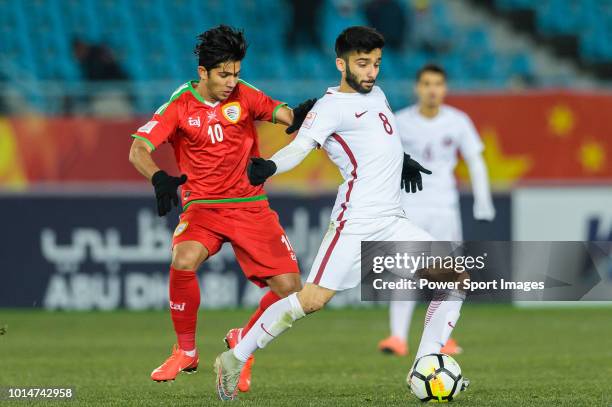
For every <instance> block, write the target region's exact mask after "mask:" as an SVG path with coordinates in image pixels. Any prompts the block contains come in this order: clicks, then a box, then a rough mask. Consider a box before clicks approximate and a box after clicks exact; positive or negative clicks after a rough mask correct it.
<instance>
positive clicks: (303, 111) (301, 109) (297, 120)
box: [285, 98, 317, 134]
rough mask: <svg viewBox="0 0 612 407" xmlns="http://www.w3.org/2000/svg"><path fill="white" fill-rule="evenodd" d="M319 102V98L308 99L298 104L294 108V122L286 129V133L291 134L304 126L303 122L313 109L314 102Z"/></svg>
mask: <svg viewBox="0 0 612 407" xmlns="http://www.w3.org/2000/svg"><path fill="white" fill-rule="evenodd" d="M315 103H317V99H316V98H315V99H308V100H305V101H303V102H302V103H300V104H299V105H297V106H296V107H294V108H293V123H291V126H289V127H287V128H286V129H285V133H287V134H291V133H293V132H294V131H297V130H299V129H300V127H302V123H304V119H305V118H306V115H307V114H308V112H309V111H310V109H312V107H313V106H314V104H315Z"/></svg>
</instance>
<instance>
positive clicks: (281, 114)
mask: <svg viewBox="0 0 612 407" xmlns="http://www.w3.org/2000/svg"><path fill="white" fill-rule="evenodd" d="M276 123H281V124H284V125H285V126H289V125H291V124H292V123H293V109H291V108H290V107H287V106H283V107H281V108H280V109H278V111H277V112H276Z"/></svg>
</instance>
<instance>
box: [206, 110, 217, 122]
mask: <svg viewBox="0 0 612 407" xmlns="http://www.w3.org/2000/svg"><path fill="white" fill-rule="evenodd" d="M206 118H207V119H208V124H210V122H212V121H213V120H217V121H219V119H217V112H216V111H215V110H213V111H210V112H208V113H206Z"/></svg>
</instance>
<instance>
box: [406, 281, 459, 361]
mask: <svg viewBox="0 0 612 407" xmlns="http://www.w3.org/2000/svg"><path fill="white" fill-rule="evenodd" d="M463 300H465V293H464V292H463V291H458V290H450V291H437V292H435V293H434V297H433V299H432V300H431V302H430V303H429V307H428V308H427V314H426V315H425V329H423V336H422V337H421V343H420V344H419V350H418V351H417V354H416V358H415V360H416V359H418V358H420V357H421V356H424V355H429V354H430V353H440V349H441V348H442V346H444V344H445V343H446V341H447V340H448V338H450V335H451V332H452V331H453V328H454V327H455V324H456V323H457V320H458V319H459V315H460V312H459V311H460V310H461V305H462V304H463Z"/></svg>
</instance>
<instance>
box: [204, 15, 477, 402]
mask: <svg viewBox="0 0 612 407" xmlns="http://www.w3.org/2000/svg"><path fill="white" fill-rule="evenodd" d="M383 46H384V39H383V37H382V35H381V34H380V33H378V32H377V31H376V30H374V29H372V28H369V27H350V28H347V29H346V30H344V31H343V32H342V33H341V34H340V35H339V36H338V38H337V40H336V47H335V49H336V56H337V58H336V67H337V69H338V70H339V71H340V72H341V74H342V78H341V82H340V86H338V87H334V88H329V89H328V90H327V92H326V93H325V95H324V96H323V97H322V98H321V99H320V100H319V101H318V102H317V103H316V104H315V105H314V107H313V109H312V110H311V111H310V112H309V113H308V115H307V117H306V120H304V123H303V125H302V127H301V128H300V131H299V133H298V135H297V137H296V138H295V140H293V141H292V142H291V143H290V144H289V145H288V146H286V147H285V148H283V149H281V150H280V151H278V152H277V153H276V154H274V156H272V158H271V159H270V160H264V159H263V158H255V159H253V160H252V164H251V165H250V166H249V168H248V174H249V179H250V181H251V183H252V184H254V185H260V184H263V183H264V182H265V180H266V179H267V178H268V177H270V176H272V175H273V174H278V173H282V172H286V171H289V170H290V169H292V168H294V167H295V166H296V165H298V164H299V163H300V162H301V161H302V160H303V159H304V158H305V157H306V156H307V155H308V154H309V153H310V152H311V151H312V150H314V149H315V148H317V146H320V147H322V148H323V149H324V150H325V151H326V153H327V155H328V156H329V158H330V159H331V160H332V161H333V163H334V164H336V166H338V168H339V169H340V172H341V174H342V176H343V178H344V183H343V184H342V185H341V186H340V187H339V189H338V195H337V198H336V203H335V205H334V208H333V210H332V216H331V224H330V227H329V230H328V232H327V234H326V235H325V236H324V238H323V242H322V243H321V246H320V248H319V251H318V253H317V255H316V257H315V260H314V262H313V265H312V268H311V270H310V274H309V275H308V278H307V283H306V285H305V286H304V288H303V289H302V290H301V291H299V292H298V293H293V294H291V295H289V296H288V297H287V298H284V299H282V300H279V301H277V302H276V303H275V304H273V305H271V306H270V307H269V308H268V309H267V310H266V311H265V312H264V313H263V314H262V315H261V317H260V318H259V320H258V321H257V322H256V323H255V325H254V326H253V328H252V329H251V330H250V331H249V332H248V334H247V335H246V336H244V337H243V338H242V340H241V341H240V342H239V343H238V345H236V347H235V348H234V349H232V350H229V351H227V352H224V353H222V354H221V355H219V356H218V357H217V359H216V361H215V369H216V371H217V383H216V386H217V393H218V395H219V398H221V399H222V400H233V399H234V398H235V396H236V393H237V385H238V380H239V376H240V372H241V369H242V367H243V366H244V365H245V363H246V362H247V361H248V360H249V358H250V357H251V355H252V354H253V352H255V351H256V350H257V349H258V348H263V347H265V346H266V345H267V344H268V343H269V342H271V341H273V340H274V339H275V338H277V337H278V336H279V335H281V334H282V333H283V332H285V331H286V330H288V329H289V328H291V326H292V325H293V323H294V322H295V321H296V320H298V319H301V318H303V317H305V316H306V314H310V313H313V312H316V311H318V310H320V309H322V308H323V307H324V306H325V304H326V303H327V302H328V301H330V300H331V299H332V298H333V296H334V295H335V293H336V292H338V291H343V290H347V289H350V288H353V287H355V286H357V285H358V284H359V283H360V282H361V242H362V241H366V240H370V241H431V240H432V238H431V236H430V235H429V234H428V233H427V232H425V231H424V230H423V229H421V228H419V227H418V226H416V225H414V224H413V223H412V222H411V221H410V220H408V218H406V216H405V214H404V210H403V209H402V206H401V199H400V195H401V187H402V186H403V187H404V188H405V189H406V190H407V191H412V192H417V189H421V188H422V179H421V172H424V173H426V174H429V173H430V172H429V171H428V170H427V169H425V168H423V167H422V166H421V165H420V164H419V163H418V162H416V161H414V160H413V159H411V158H410V156H409V155H407V154H405V153H404V152H403V150H402V144H401V140H400V138H399V134H398V128H397V123H396V121H395V117H394V115H393V112H392V111H391V108H390V107H389V104H388V103H387V99H386V97H385V94H384V93H383V91H382V90H381V89H380V88H379V87H377V86H374V83H375V81H376V77H377V76H378V73H379V70H380V64H381V61H382V48H383ZM419 252H420V251H419ZM465 274H466V273H461V274H458V273H455V272H454V271H453V272H452V273H451V278H452V279H457V281H459V280H462V279H463V278H464V277H465ZM426 276H427V275H425V276H424V277H426ZM436 294H438V295H437V296H436V298H437V299H439V301H436V303H437V304H436V307H437V309H436V311H435V312H432V313H431V315H430V319H429V323H428V324H427V325H426V327H425V330H424V332H423V337H422V339H421V345H420V347H419V351H418V353H417V357H420V356H422V355H426V354H429V353H438V352H439V351H440V348H441V347H442V345H443V344H444V343H445V342H446V340H447V339H448V337H449V335H450V332H451V331H452V329H453V327H454V326H455V324H456V322H457V320H458V318H459V310H460V309H461V305H462V302H463V299H464V298H465V293H464V292H463V291H460V290H445V291H443V292H437V293H436Z"/></svg>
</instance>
